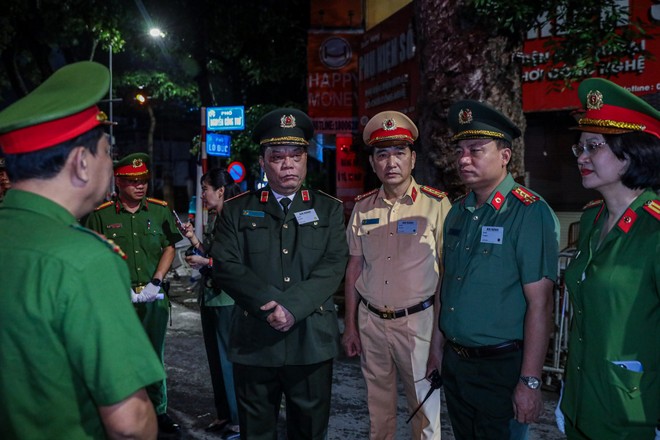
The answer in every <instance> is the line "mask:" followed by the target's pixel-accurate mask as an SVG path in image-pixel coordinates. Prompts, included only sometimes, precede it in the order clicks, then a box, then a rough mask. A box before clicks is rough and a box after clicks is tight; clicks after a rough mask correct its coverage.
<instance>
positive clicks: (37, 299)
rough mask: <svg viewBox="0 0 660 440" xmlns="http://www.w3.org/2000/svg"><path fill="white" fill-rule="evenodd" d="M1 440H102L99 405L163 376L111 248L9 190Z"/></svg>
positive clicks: (0, 250)
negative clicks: (134, 310)
mask: <svg viewBox="0 0 660 440" xmlns="http://www.w3.org/2000/svg"><path fill="white" fill-rule="evenodd" d="M0 243H2V247H0V261H2V270H1V271H0V323H1V324H0V438H3V439H47V438H57V439H67V440H72V439H73V440H75V439H90V438H99V439H100V438H105V437H106V436H105V430H104V427H103V425H102V422H101V419H100V417H99V414H98V410H97V406H98V405H101V406H107V405H112V404H115V403H118V402H120V401H122V400H123V399H125V398H127V397H128V396H130V395H131V394H133V393H135V392H136V391H138V390H139V389H140V388H143V387H145V386H146V385H149V384H151V383H154V382H157V381H159V380H161V379H163V378H164V377H165V372H164V371H163V367H162V365H161V363H160V362H159V361H158V358H157V357H156V354H155V353H154V351H153V349H152V348H151V343H150V342H149V341H148V339H147V337H146V335H145V334H144V331H143V330H142V326H141V325H140V322H139V321H138V319H137V317H136V315H135V313H134V312H133V307H132V306H131V302H130V297H129V289H130V285H129V279H128V272H127V270H126V264H125V263H124V262H123V261H122V260H121V258H120V257H119V255H118V254H117V253H116V252H113V250H112V245H110V244H108V243H107V242H105V240H103V239H102V238H100V237H98V236H97V235H96V234H94V233H93V232H91V231H88V230H85V229H84V228H82V227H80V226H79V225H78V224H77V223H76V219H75V218H74V217H73V216H72V215H71V214H70V213H69V212H68V211H67V210H65V209H64V208H62V207H61V206H60V205H58V204H55V203H53V202H52V201H50V200H48V199H45V198H43V197H41V196H38V195H36V194H32V193H29V192H24V191H21V190H18V189H12V190H11V191H10V192H8V193H7V197H6V198H5V200H4V202H3V206H2V207H1V208H0Z"/></svg>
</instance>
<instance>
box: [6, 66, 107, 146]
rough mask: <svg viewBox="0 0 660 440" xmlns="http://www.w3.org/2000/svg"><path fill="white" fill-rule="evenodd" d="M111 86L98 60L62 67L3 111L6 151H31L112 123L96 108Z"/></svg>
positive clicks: (105, 70) (104, 68) (103, 67)
mask: <svg viewBox="0 0 660 440" xmlns="http://www.w3.org/2000/svg"><path fill="white" fill-rule="evenodd" d="M109 85H110V72H109V71H108V68H107V67H105V66H103V65H101V64H99V63H95V62H92V61H82V62H79V63H74V64H69V65H67V66H64V67H62V68H61V69H59V70H57V71H56V72H55V73H53V74H52V75H51V76H50V77H49V78H48V79H46V81H44V82H43V83H42V84H41V85H40V86H39V87H37V88H36V89H34V90H33V91H32V92H30V93H29V94H28V95H27V96H25V97H23V98H21V99H19V100H18V101H16V102H15V103H13V104H11V105H10V106H9V107H7V108H6V109H4V110H3V111H2V112H0V146H1V147H2V149H3V151H4V152H5V154H21V153H30V152H33V151H38V150H42V149H44V148H48V147H51V146H53V145H57V144H59V143H62V142H65V141H67V140H70V139H74V138H76V137H78V136H80V135H81V134H83V133H85V132H87V131H89V130H91V129H93V128H94V127H96V126H98V125H105V124H110V121H108V117H107V116H106V115H105V113H103V112H102V111H100V110H99V109H98V107H96V103H97V102H98V101H99V100H100V99H101V98H103V97H104V96H105V94H106V93H108V87H109Z"/></svg>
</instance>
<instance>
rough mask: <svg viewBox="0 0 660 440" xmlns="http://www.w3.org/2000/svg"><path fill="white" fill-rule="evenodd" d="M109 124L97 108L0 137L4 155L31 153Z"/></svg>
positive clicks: (90, 108)
mask: <svg viewBox="0 0 660 440" xmlns="http://www.w3.org/2000/svg"><path fill="white" fill-rule="evenodd" d="M101 124H104V125H105V124H109V121H108V117H107V116H106V115H105V113H103V112H102V111H101V110H99V108H98V107H97V106H95V105H94V106H92V107H89V108H88V109H86V110H83V111H81V112H78V113H76V114H73V115H70V116H66V117H64V118H60V119H55V120H53V121H47V122H42V123H41V124H36V125H31V126H29V127H25V128H19V129H18V130H12V131H10V132H8V133H4V134H2V135H0V145H2V149H3V151H4V153H5V154H21V153H32V152H33V151H39V150H43V149H44V148H48V147H52V146H54V145H57V144H60V143H62V142H64V141H68V140H70V139H74V138H76V137H78V136H80V135H81V134H83V133H85V132H87V131H89V130H91V129H92V128H94V127H96V126H97V125H101Z"/></svg>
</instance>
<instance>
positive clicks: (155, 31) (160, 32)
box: [149, 28, 165, 38]
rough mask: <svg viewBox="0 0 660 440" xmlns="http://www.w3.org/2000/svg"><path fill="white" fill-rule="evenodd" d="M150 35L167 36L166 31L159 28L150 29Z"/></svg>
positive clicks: (156, 36) (155, 36)
mask: <svg viewBox="0 0 660 440" xmlns="http://www.w3.org/2000/svg"><path fill="white" fill-rule="evenodd" d="M149 35H151V36H152V37H153V38H165V33H164V32H163V31H161V30H160V29H159V28H151V29H149Z"/></svg>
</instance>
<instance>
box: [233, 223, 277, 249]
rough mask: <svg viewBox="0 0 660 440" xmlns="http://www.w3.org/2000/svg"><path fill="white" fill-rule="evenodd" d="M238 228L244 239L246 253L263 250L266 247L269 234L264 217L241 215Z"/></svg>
mask: <svg viewBox="0 0 660 440" xmlns="http://www.w3.org/2000/svg"><path fill="white" fill-rule="evenodd" d="M238 230H239V232H240V233H241V234H242V235H243V237H244V239H245V248H246V250H247V252H248V253H256V252H265V251H266V250H267V249H268V244H269V242H270V239H269V237H270V235H269V232H268V224H267V223H266V218H265V217H241V218H240V219H239V221H238Z"/></svg>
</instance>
